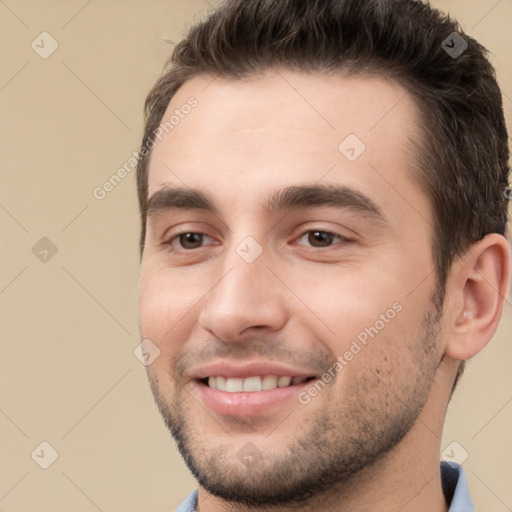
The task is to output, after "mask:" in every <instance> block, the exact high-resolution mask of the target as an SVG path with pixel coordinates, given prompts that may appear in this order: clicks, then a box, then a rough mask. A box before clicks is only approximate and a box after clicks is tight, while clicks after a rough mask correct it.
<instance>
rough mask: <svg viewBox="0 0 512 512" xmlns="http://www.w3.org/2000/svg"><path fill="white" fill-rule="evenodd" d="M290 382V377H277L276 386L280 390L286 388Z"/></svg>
mask: <svg viewBox="0 0 512 512" xmlns="http://www.w3.org/2000/svg"><path fill="white" fill-rule="evenodd" d="M291 381H292V378H291V377H279V380H278V381H277V385H278V387H280V388H285V387H286V386H289V385H290V382H291Z"/></svg>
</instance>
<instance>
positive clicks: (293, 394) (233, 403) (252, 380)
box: [194, 375, 317, 418]
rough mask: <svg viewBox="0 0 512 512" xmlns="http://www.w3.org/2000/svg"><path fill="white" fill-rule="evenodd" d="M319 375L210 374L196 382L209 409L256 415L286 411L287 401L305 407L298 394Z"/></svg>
mask: <svg viewBox="0 0 512 512" xmlns="http://www.w3.org/2000/svg"><path fill="white" fill-rule="evenodd" d="M316 379H317V377H315V376H310V377H306V376H289V375H282V376H278V375H254V376H248V377H225V376H223V375H210V376H209V377H204V378H201V379H197V380H195V381H194V382H195V385H196V391H197V392H198V394H199V398H200V400H201V402H202V403H203V404H204V406H206V408H207V409H209V410H211V411H212V412H215V413H217V414H219V415H221V416H228V417H238V418H249V417H253V418H254V417H257V416H263V415H264V414H269V415H271V416H272V415H274V414H282V410H283V407H284V406H286V405H288V406H291V407H303V405H301V403H300V402H299V400H298V395H299V393H300V392H301V391H302V390H304V388H306V387H307V386H309V385H310V382H311V381H313V380H316Z"/></svg>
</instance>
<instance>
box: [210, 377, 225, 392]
mask: <svg viewBox="0 0 512 512" xmlns="http://www.w3.org/2000/svg"><path fill="white" fill-rule="evenodd" d="M213 378H214V379H216V383H215V385H216V388H217V389H218V390H219V391H226V377H213ZM210 379H211V377H210ZM210 387H211V386H210Z"/></svg>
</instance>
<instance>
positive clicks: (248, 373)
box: [190, 360, 316, 379]
mask: <svg viewBox="0 0 512 512" xmlns="http://www.w3.org/2000/svg"><path fill="white" fill-rule="evenodd" d="M190 374H191V376H192V377H193V378H195V379H205V378H206V377H217V376H222V377H226V378H241V379H243V378H246V377H254V376H264V375H276V376H278V377H314V376H315V375H316V372H315V371H314V370H308V369H305V368H294V367H292V366H286V365H283V364H278V363H274V362H271V361H268V362H265V361H226V360H224V361H217V362H212V363H208V364H205V365H202V366H199V367H197V368H195V369H194V370H193V371H191V372H190Z"/></svg>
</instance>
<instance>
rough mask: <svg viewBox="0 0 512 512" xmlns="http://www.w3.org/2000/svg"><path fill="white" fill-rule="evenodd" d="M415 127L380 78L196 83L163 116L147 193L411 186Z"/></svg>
mask: <svg viewBox="0 0 512 512" xmlns="http://www.w3.org/2000/svg"><path fill="white" fill-rule="evenodd" d="M191 104H192V105H194V106H193V107H192V108H189V106H187V105H191ZM416 120H417V108H416V105H415V103H414V101H413V100H412V99H411V97H410V96H409V95H408V94H407V93H406V91H405V89H404V88H402V87H401V86H400V85H399V84H398V83H397V82H395V81H391V80H385V79H383V78H375V77H373V78H370V77H364V76H352V77H346V76H340V75H336V76H334V75H326V74H320V73H302V72H291V71H284V70H281V71H268V72H266V73H264V74H261V75H258V76H253V77H248V78H244V79H221V78H214V77H212V76H198V77H195V78H193V79H191V80H189V81H188V82H186V83H185V84H184V85H183V86H182V87H181V88H180V89H179V90H178V92H177V94H176V95H175V96H174V97H173V99H172V101H171V102H170V104H169V106H168V108H167V110H166V113H165V114H164V116H163V119H162V126H163V127H164V128H166V129H164V130H161V132H160V136H159V137H158V139H155V142H156V147H155V148H154V150H153V154H152V157H151V161H150V165H149V177H148V194H149V196H151V195H152V194H153V193H154V192H155V191H157V190H159V189H161V188H162V187H163V186H166V185H168V184H173V185H181V186H183V185H185V186H190V187H194V188H198V187H202V188H204V189H210V190H219V191H222V188H223V187H224V188H225V189H226V190H225V191H224V192H229V191H230V190H231V191H232V190H235V189H236V188H237V187H239V186H242V185H243V187H244V189H248V188H250V189H251V190H253V191H255V192H257V191H258V190H261V191H263V190H266V191H268V190H270V189H273V188H274V189H275V188H279V187H282V186H289V185H293V184H300V183H311V182H318V181H319V180H321V179H326V180H328V181H334V182H339V181H340V180H341V181H343V182H344V183H345V184H347V185H351V186H355V187H358V188H363V189H364V188H365V187H371V186H372V185H375V181H376V173H379V172H382V173H387V175H388V178H389V179H391V181H392V182H393V184H394V186H397V187H402V186H409V187H410V186H411V181H410V179H409V182H407V179H408V178H407V175H408V170H409V169H410V168H411V167H412V163H413V160H414V159H413V157H412V154H411V151H410V149H411V144H410V142H411V140H414V139H417V138H418V137H419V133H418V132H419V130H418V124H417V122H416ZM166 122H167V125H166V124H165V123H166ZM354 157H356V158H354ZM246 200H247V198H246Z"/></svg>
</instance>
